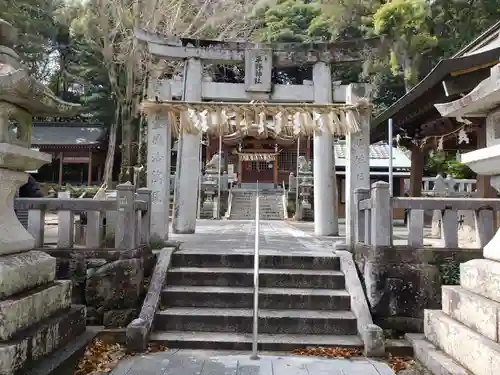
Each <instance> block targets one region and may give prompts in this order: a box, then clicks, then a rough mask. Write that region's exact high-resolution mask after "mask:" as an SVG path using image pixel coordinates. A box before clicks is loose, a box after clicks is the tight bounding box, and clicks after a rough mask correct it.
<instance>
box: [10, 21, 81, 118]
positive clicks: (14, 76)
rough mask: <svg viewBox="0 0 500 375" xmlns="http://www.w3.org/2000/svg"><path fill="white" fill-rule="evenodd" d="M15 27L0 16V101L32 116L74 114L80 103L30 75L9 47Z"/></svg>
mask: <svg viewBox="0 0 500 375" xmlns="http://www.w3.org/2000/svg"><path fill="white" fill-rule="evenodd" d="M16 36H17V35H16V31H15V29H14V28H13V27H12V25H10V24H9V23H8V22H6V21H4V20H2V19H0V102H6V103H10V104H12V105H13V106H15V107H18V108H21V109H23V110H25V111H26V112H28V113H29V114H31V115H32V116H63V117H66V116H74V115H75V114H76V113H77V112H78V110H79V108H80V106H79V105H78V104H72V103H66V102H64V101H62V100H60V99H59V98H57V97H56V96H55V95H54V94H53V93H52V92H51V91H50V90H49V89H47V88H46V87H45V86H44V85H43V84H42V83H40V82H38V81H37V80H36V79H34V78H32V77H30V75H29V73H28V70H27V69H26V67H25V66H24V65H23V64H22V63H21V61H20V58H19V55H17V53H16V52H15V51H14V50H13V49H12V47H13V45H14V44H15V42H16Z"/></svg>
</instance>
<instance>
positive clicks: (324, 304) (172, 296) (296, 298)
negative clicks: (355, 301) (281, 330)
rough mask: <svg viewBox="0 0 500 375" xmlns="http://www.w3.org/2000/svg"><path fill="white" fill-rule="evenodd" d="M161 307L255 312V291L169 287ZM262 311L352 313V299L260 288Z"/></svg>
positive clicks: (309, 291) (341, 293)
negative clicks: (299, 310)
mask: <svg viewBox="0 0 500 375" xmlns="http://www.w3.org/2000/svg"><path fill="white" fill-rule="evenodd" d="M162 303H163V304H164V305H167V304H168V305H169V306H171V307H182V306H186V307H196V308H203V307H215V308H227V307H234V308H252V307H253V288H252V287H218V286H217V287H211V286H169V287H167V288H165V289H164V290H163V293H162ZM259 306H260V307H261V308H262V309H270V308H276V309H308V310H313V309H317V310H327V311H332V310H349V309H350V308H351V299H350V297H349V294H348V293H347V291H345V290H328V289H323V290H322V289H299V288H261V290H260V295H259Z"/></svg>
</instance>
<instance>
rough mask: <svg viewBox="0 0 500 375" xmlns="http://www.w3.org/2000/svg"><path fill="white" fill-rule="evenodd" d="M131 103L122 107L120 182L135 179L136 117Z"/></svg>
mask: <svg viewBox="0 0 500 375" xmlns="http://www.w3.org/2000/svg"><path fill="white" fill-rule="evenodd" d="M129 107H130V105H128V106H126V107H125V106H123V107H122V147H121V153H122V164H121V168H120V170H121V172H120V182H122V183H123V182H127V181H130V182H133V181H134V166H135V155H136V152H134V151H135V150H134V140H135V132H134V118H133V117H132V116H131V112H130V108H129Z"/></svg>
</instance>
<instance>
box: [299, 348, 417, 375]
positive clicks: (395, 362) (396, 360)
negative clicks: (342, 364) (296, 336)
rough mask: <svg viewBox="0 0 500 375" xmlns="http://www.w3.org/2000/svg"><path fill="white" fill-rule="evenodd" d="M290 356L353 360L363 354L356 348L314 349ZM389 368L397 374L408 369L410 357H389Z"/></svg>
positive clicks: (410, 361)
mask: <svg viewBox="0 0 500 375" xmlns="http://www.w3.org/2000/svg"><path fill="white" fill-rule="evenodd" d="M292 354H295V355H304V356H311V357H323V358H355V357H363V352H362V350H360V349H356V348H341V347H321V346H320V347H314V348H305V349H295V350H294V351H293V352H292ZM384 361H385V362H387V364H388V365H389V367H390V368H391V369H392V370H393V371H394V372H395V373H396V374H397V373H398V372H400V371H403V370H406V369H408V368H409V367H410V366H411V365H412V364H413V363H414V361H413V358H411V357H393V356H392V355H390V354H389V357H388V358H387V359H385V360H384Z"/></svg>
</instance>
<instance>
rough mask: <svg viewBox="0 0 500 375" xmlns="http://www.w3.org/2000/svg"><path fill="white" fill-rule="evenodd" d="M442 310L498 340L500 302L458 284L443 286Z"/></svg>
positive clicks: (491, 338) (486, 335)
mask: <svg viewBox="0 0 500 375" xmlns="http://www.w3.org/2000/svg"><path fill="white" fill-rule="evenodd" d="M442 296H443V297H442V298H443V312H444V313H445V314H447V315H448V316H450V317H451V318H453V319H455V320H458V321H459V322H461V323H462V324H463V325H465V326H467V327H469V328H471V329H473V330H475V331H476V332H478V333H480V334H482V335H483V336H485V337H487V338H489V339H490V340H493V341H496V342H498V341H499V333H500V332H499V331H500V321H499V319H500V303H498V302H495V301H492V300H490V299H488V298H485V297H482V296H480V295H479V294H476V293H473V292H471V291H468V290H467V289H464V288H462V287H460V286H443V289H442Z"/></svg>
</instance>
